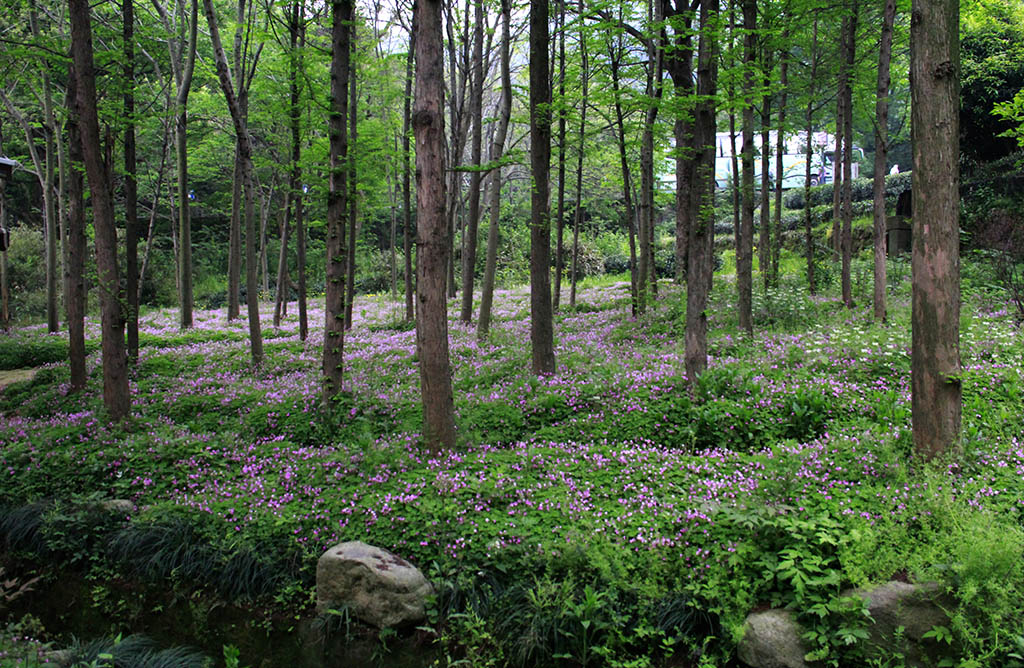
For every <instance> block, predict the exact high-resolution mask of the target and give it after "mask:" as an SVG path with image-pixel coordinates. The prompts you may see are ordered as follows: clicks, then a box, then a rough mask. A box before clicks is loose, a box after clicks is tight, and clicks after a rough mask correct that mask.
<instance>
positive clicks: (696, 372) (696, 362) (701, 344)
mask: <svg viewBox="0 0 1024 668" xmlns="http://www.w3.org/2000/svg"><path fill="white" fill-rule="evenodd" d="M717 12H718V0H703V2H701V9H700V24H701V26H700V27H701V29H700V41H699V43H698V55H697V94H698V96H699V99H700V102H699V103H698V104H697V109H696V112H697V113H696V116H695V119H694V131H695V135H696V136H695V145H696V147H697V151H698V165H697V171H696V177H697V178H696V184H695V188H694V199H695V200H696V201H695V202H694V205H695V206H693V207H692V209H693V210H695V211H696V212H697V215H696V216H695V217H694V218H693V224H692V225H691V226H690V241H689V243H688V244H687V249H688V251H689V258H688V266H689V280H688V281H687V286H686V351H685V365H686V377H687V378H688V379H689V381H690V383H691V387H692V388H694V389H695V388H696V381H697V378H698V376H700V374H702V373H703V372H704V370H705V369H707V366H708V342H707V328H708V322H707V313H706V310H707V303H708V294H709V293H710V292H711V281H712V274H713V272H714V263H713V262H712V261H711V258H712V251H713V246H714V235H715V208H714V207H715V203H714V196H715V195H714V193H715V129H716V128H715V102H714V99H715V95H716V93H717V90H716V89H717V79H718V54H717V48H716V39H715V37H716V36H715V32H714V31H715V24H716V23H717V19H715V18H714V17H713V16H712V14H717Z"/></svg>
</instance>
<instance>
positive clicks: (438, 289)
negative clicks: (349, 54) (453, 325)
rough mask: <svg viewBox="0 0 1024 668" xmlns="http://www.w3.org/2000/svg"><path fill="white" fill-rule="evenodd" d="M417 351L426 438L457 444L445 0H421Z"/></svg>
mask: <svg viewBox="0 0 1024 668" xmlns="http://www.w3.org/2000/svg"><path fill="white" fill-rule="evenodd" d="M413 21H414V27H413V30H414V31H415V32H416V100H415V110H414V112H413V116H412V121H413V129H414V130H415V133H416V204H417V206H416V208H417V216H416V223H417V239H416V245H417V247H418V249H419V250H418V253H417V256H416V297H417V308H416V354H417V357H418V358H419V367H420V394H421V396H422V401H423V440H424V444H425V445H426V446H427V447H428V448H429V449H431V450H440V449H441V448H451V447H453V446H454V445H455V407H454V402H453V400H452V379H451V365H450V363H449V357H448V313H447V303H446V301H445V287H446V286H445V283H446V276H445V273H446V271H447V268H448V250H449V240H448V225H447V221H446V220H445V183H444V111H443V109H444V108H443V106H442V105H443V102H442V100H443V93H444V78H443V77H444V63H443V58H442V53H443V52H442V50H441V46H442V44H441V2H440V0H416V4H415V6H414V8H413Z"/></svg>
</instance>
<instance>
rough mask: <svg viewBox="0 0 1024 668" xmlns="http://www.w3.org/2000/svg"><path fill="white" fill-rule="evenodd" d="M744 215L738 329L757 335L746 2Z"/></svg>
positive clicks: (753, 6)
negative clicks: (754, 311)
mask: <svg viewBox="0 0 1024 668" xmlns="http://www.w3.org/2000/svg"><path fill="white" fill-rule="evenodd" d="M743 29H744V30H745V31H746V34H745V35H744V37H743V60H744V62H745V63H746V64H747V67H746V70H745V72H744V75H743V98H744V100H745V101H746V104H745V106H744V107H743V149H742V151H743V155H742V163H743V193H742V194H743V211H742V212H741V213H742V215H741V216H740V240H739V241H740V243H739V247H738V248H737V249H736V287H737V289H738V291H739V299H738V306H739V325H740V329H742V330H743V331H745V332H746V333H747V334H753V333H754V320H753V275H752V274H753V266H752V264H753V247H754V94H755V93H754V73H753V64H754V56H755V54H754V31H755V30H756V29H757V2H756V0H743Z"/></svg>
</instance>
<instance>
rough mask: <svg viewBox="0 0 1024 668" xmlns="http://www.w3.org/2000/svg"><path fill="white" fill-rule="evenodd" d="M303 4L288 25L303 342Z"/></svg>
mask: <svg viewBox="0 0 1024 668" xmlns="http://www.w3.org/2000/svg"><path fill="white" fill-rule="evenodd" d="M303 13H304V5H303V3H302V2H301V1H300V0H295V1H294V2H293V3H292V15H291V25H290V30H289V32H290V33H291V34H290V46H291V54H290V58H289V65H290V67H291V77H290V78H291V81H290V86H291V90H290V93H291V106H290V107H289V124H290V125H291V131H292V175H291V184H290V188H291V194H292V206H293V207H294V209H293V211H294V212H295V250H296V255H297V256H298V257H297V258H296V262H297V265H298V266H297V267H296V272H297V273H298V275H299V276H298V279H299V283H298V286H299V340H301V341H305V340H306V336H307V335H308V333H309V316H308V314H307V313H306V228H305V225H304V224H303V220H302V195H303V191H302V164H301V160H302V141H301V132H300V131H301V129H302V106H301V104H300V102H301V98H300V96H299V74H300V72H302V71H303V64H302V52H303V49H304V48H305V29H304V20H305V19H304V17H303Z"/></svg>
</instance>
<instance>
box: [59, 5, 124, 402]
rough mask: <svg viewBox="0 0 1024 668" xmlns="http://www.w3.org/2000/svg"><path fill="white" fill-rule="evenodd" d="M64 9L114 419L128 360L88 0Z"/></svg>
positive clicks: (106, 390) (106, 391)
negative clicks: (69, 32) (86, 182)
mask: <svg viewBox="0 0 1024 668" xmlns="http://www.w3.org/2000/svg"><path fill="white" fill-rule="evenodd" d="M68 14H69V18H70V20H71V54H72V57H73V60H74V66H75V72H76V73H77V75H78V76H77V84H78V85H77V102H78V104H77V106H78V117H79V123H80V129H81V140H82V141H81V143H82V157H83V162H84V163H85V171H86V175H87V176H88V178H89V190H90V191H91V192H92V209H93V228H94V231H95V244H96V271H97V278H98V282H99V293H100V309H101V314H102V328H103V343H102V349H103V405H104V407H105V408H106V410H107V413H108V415H109V417H110V419H111V420H113V421H115V422H116V421H120V420H121V419H123V418H124V417H125V416H127V415H128V411H129V409H130V405H129V394H128V364H127V357H126V354H125V345H124V319H123V317H122V314H121V302H120V281H119V276H118V270H117V231H116V228H115V227H114V207H113V202H111V197H110V188H109V183H108V180H107V170H106V168H105V166H104V164H103V154H102V150H101V148H100V127H99V118H98V115H97V113H96V76H95V70H94V69H93V60H92V28H91V26H90V25H89V3H88V1H87V0H68Z"/></svg>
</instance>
